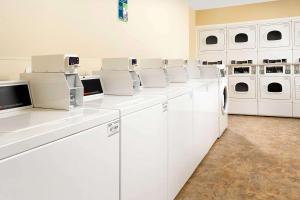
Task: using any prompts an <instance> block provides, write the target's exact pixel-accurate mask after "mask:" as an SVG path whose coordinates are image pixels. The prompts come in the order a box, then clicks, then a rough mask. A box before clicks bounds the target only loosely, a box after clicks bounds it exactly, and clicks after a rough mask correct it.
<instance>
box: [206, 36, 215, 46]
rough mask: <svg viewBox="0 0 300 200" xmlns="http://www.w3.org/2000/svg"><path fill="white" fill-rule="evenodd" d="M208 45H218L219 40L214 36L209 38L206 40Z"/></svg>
mask: <svg viewBox="0 0 300 200" xmlns="http://www.w3.org/2000/svg"><path fill="white" fill-rule="evenodd" d="M206 44H207V45H213V44H218V38H217V37H216V36H214V35H211V36H208V37H207V38H206Z"/></svg>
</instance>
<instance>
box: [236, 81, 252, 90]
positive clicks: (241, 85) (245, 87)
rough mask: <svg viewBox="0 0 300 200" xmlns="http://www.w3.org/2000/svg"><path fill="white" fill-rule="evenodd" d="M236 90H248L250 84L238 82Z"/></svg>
mask: <svg viewBox="0 0 300 200" xmlns="http://www.w3.org/2000/svg"><path fill="white" fill-rule="evenodd" d="M235 91H236V92H248V91H249V86H248V84H247V83H244V82H240V83H237V84H236V85H235Z"/></svg>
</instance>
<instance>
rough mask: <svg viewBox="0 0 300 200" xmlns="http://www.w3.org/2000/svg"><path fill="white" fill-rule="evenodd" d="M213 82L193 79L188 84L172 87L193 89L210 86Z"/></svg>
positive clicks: (174, 84) (173, 85) (172, 85)
mask: <svg viewBox="0 0 300 200" xmlns="http://www.w3.org/2000/svg"><path fill="white" fill-rule="evenodd" d="M211 82H212V81H202V80H201V79H191V80H189V81H188V82H186V83H170V86H171V87H192V88H199V87H202V86H206V85H209V84H210V83H211Z"/></svg>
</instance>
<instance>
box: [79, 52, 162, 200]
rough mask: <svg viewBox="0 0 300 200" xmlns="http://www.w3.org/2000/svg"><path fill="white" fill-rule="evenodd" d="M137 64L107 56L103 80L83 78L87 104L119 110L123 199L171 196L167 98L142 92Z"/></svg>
mask: <svg viewBox="0 0 300 200" xmlns="http://www.w3.org/2000/svg"><path fill="white" fill-rule="evenodd" d="M135 63H136V60H135V59H131V58H110V59H104V60H103V62H102V73H101V74H102V75H104V76H102V77H101V82H100V79H99V77H98V78H95V77H92V78H89V77H88V78H83V79H82V83H83V86H84V90H85V94H86V98H85V102H84V105H85V106H88V107H92V108H106V109H114V110H118V111H119V114H120V123H121V138H120V140H121V142H120V145H121V149H120V151H121V168H120V173H121V177H120V181H121V199H122V200H135V199H136V200H140V199H145V200H147V199H148V200H152V199H157V200H160V199H161V200H164V199H166V198H167V116H168V112H167V98H166V97H165V96H162V95H160V96H159V95H155V96H154V95H147V96H146V95H141V94H140V93H139V92H138V91H139V84H136V82H135V80H136V79H135V77H136V74H135V69H134V67H135V66H134V65H135ZM101 83H102V87H103V88H104V89H105V90H104V95H103V94H101ZM123 83H127V84H123ZM132 88H134V90H133V91H132ZM132 92H134V93H132ZM97 93H98V94H97ZM89 94H91V95H89ZM93 94H94V95H93ZM107 94H114V95H107ZM132 94H133V95H132Z"/></svg>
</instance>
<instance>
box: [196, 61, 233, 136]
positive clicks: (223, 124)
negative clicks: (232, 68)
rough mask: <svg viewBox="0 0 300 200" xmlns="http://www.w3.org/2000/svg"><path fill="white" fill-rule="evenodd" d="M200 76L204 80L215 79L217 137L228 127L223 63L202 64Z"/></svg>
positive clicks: (225, 80)
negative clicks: (217, 117)
mask: <svg viewBox="0 0 300 200" xmlns="http://www.w3.org/2000/svg"><path fill="white" fill-rule="evenodd" d="M200 77H201V79H202V80H206V81H217V83H218V84H217V88H218V105H219V106H218V110H219V111H218V115H219V123H218V126H219V127H218V129H219V137H221V136H222V134H223V133H224V132H225V130H226V129H227V127H228V77H227V72H226V67H225V65H202V66H200Z"/></svg>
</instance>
